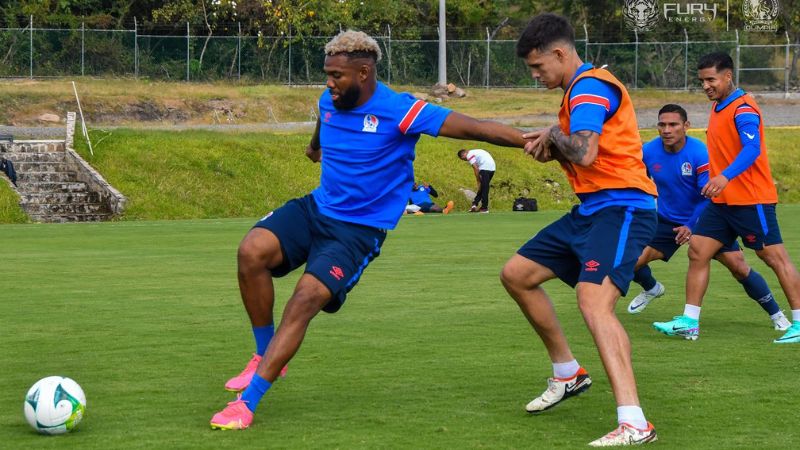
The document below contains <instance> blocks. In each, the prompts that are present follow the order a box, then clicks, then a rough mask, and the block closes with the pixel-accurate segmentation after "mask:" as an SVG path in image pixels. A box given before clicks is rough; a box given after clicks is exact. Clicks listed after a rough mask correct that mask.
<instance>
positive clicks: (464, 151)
mask: <svg viewBox="0 0 800 450" xmlns="http://www.w3.org/2000/svg"><path fill="white" fill-rule="evenodd" d="M462 153H467V149H465V148H462V149H461V150H459V151H457V152H456V156H458V157H459V158H461V154H462Z"/></svg>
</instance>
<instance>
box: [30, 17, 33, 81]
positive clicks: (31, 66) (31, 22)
mask: <svg viewBox="0 0 800 450" xmlns="http://www.w3.org/2000/svg"><path fill="white" fill-rule="evenodd" d="M30 27H31V48H30V76H31V80H32V79H33V14H31V21H30Z"/></svg>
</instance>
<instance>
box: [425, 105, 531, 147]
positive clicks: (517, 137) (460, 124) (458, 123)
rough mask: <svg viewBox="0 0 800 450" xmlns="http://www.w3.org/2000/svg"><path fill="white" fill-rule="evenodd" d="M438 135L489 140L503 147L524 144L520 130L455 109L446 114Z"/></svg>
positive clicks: (521, 145) (522, 145)
mask: <svg viewBox="0 0 800 450" xmlns="http://www.w3.org/2000/svg"><path fill="white" fill-rule="evenodd" d="M439 135H440V136H446V137H450V138H455V139H467V140H474V141H483V142H489V143H491V144H495V145H502V146H503V147H516V148H522V147H524V146H525V140H524V139H523V138H522V130H518V129H516V128H512V127H509V126H508V125H503V124H501V123H498V122H492V121H490V120H478V119H474V118H472V117H470V116H467V115H464V114H461V113H457V112H455V111H453V112H451V113H450V114H448V115H447V119H445V121H444V123H443V124H442V127H441V128H440V129H439Z"/></svg>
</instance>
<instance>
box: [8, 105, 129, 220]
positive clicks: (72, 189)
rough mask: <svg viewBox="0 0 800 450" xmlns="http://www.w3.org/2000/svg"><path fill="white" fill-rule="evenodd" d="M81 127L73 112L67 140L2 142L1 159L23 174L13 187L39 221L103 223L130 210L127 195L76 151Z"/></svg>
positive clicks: (28, 212) (23, 204) (32, 215)
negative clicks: (76, 136) (74, 140)
mask: <svg viewBox="0 0 800 450" xmlns="http://www.w3.org/2000/svg"><path fill="white" fill-rule="evenodd" d="M75 123H76V116H75V113H74V112H69V113H67V129H66V139H64V140H30V141H11V140H3V141H0V157H3V158H5V159H7V160H9V161H11V162H12V163H13V164H14V169H15V170H16V172H17V185H16V186H12V187H13V188H14V190H15V191H16V192H17V194H18V195H19V197H20V207H22V209H23V210H24V211H25V212H26V213H27V214H28V216H29V217H30V218H31V219H32V220H34V221H37V222H98V221H103V220H109V219H111V218H112V217H115V216H119V215H120V214H122V212H123V210H124V208H125V203H126V202H127V199H126V198H125V196H124V195H122V193H120V192H119V191H117V190H116V189H114V187H113V186H111V185H110V184H109V183H108V182H107V181H106V180H105V178H103V176H102V175H101V174H100V173H99V172H97V170H95V169H94V168H93V167H92V166H91V165H90V164H89V163H87V162H86V161H85V160H84V159H83V158H81V157H80V155H78V153H76V152H75V151H74V149H73V147H72V144H73V137H74V134H75ZM9 184H10V183H9Z"/></svg>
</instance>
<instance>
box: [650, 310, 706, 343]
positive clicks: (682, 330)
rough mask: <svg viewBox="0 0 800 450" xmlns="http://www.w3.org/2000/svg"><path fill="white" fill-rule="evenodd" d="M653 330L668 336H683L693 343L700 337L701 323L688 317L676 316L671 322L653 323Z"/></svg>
mask: <svg viewBox="0 0 800 450" xmlns="http://www.w3.org/2000/svg"><path fill="white" fill-rule="evenodd" d="M653 328H655V329H656V330H657V331H658V332H660V333H664V334H666V335H667V336H682V337H683V338H684V339H689V340H692V341H696V340H697V338H698V337H700V322H698V321H697V319H692V318H691V317H687V316H675V317H673V318H672V320H670V321H669V322H653Z"/></svg>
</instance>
